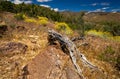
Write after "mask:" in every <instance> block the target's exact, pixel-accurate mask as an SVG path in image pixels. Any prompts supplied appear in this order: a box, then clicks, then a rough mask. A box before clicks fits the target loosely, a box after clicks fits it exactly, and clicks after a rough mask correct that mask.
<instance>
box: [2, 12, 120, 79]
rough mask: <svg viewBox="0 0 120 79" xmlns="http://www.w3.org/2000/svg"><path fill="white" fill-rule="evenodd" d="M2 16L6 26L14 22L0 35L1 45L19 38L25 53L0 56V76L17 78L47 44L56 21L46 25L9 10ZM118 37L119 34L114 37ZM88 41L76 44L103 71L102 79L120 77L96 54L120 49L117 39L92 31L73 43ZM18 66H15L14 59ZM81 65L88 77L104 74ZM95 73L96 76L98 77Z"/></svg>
mask: <svg viewBox="0 0 120 79" xmlns="http://www.w3.org/2000/svg"><path fill="white" fill-rule="evenodd" d="M0 15H2V16H3V17H2V20H3V21H4V23H5V24H6V25H7V26H10V25H14V27H15V28H14V29H9V31H8V33H7V35H5V36H4V37H3V38H0V45H1V44H4V43H8V42H11V41H12V42H21V43H23V44H26V45H27V46H28V49H27V51H26V53H25V54H16V55H14V56H12V57H1V58H0V79H17V78H18V77H20V76H21V74H22V71H21V69H23V67H24V66H25V65H26V64H27V63H29V61H30V60H31V59H33V58H34V57H35V56H36V55H38V54H39V53H40V52H41V51H42V50H44V49H45V48H46V45H47V28H48V27H52V28H54V27H53V26H54V25H55V24H53V23H51V24H49V26H48V25H47V26H46V27H44V26H42V25H39V24H36V23H30V22H24V21H17V20H16V19H15V18H14V15H13V14H11V13H0ZM16 26H23V27H25V29H24V30H18V29H16ZM117 38H118V37H117ZM82 42H88V45H87V46H80V47H78V48H79V50H80V51H81V52H82V53H84V54H85V56H86V57H87V58H88V59H89V60H90V61H91V62H92V63H94V64H95V65H96V66H98V67H99V68H101V69H102V70H103V72H104V74H105V77H106V78H105V79H119V78H120V72H119V71H117V70H116V69H115V68H114V67H113V65H112V64H111V63H109V62H106V61H101V60H99V59H98V56H99V55H100V54H101V53H102V52H103V51H104V50H105V49H106V47H108V46H111V47H112V48H113V49H114V50H115V51H116V52H118V53H119V52H120V43H119V42H117V41H113V40H108V39H103V38H101V37H96V36H94V35H87V36H86V40H82V41H76V44H79V43H82ZM16 62H17V63H18V64H19V66H14V64H15V63H16ZM90 73H91V72H90V71H87V70H86V68H84V73H83V74H84V75H85V76H86V78H87V79H99V78H102V77H103V74H101V75H99V72H94V73H93V74H90ZM97 77H98V78H97Z"/></svg>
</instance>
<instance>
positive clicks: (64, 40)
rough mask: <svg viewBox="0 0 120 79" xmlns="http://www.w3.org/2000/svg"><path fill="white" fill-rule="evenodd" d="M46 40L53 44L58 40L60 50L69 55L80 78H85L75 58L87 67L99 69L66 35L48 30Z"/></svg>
mask: <svg viewBox="0 0 120 79" xmlns="http://www.w3.org/2000/svg"><path fill="white" fill-rule="evenodd" d="M48 41H49V43H50V44H54V43H55V41H58V42H59V43H60V46H61V48H62V50H63V51H64V53H66V54H68V55H69V56H70V58H71V60H72V63H73V64H74V67H75V69H76V71H77V73H78V74H79V76H80V79H85V78H84V76H83V74H82V70H81V68H80V66H79V65H78V63H77V60H81V61H82V62H83V63H84V64H85V65H87V66H88V67H89V68H92V69H97V70H99V69H98V68H97V67H96V66H95V65H93V64H92V63H91V62H89V61H88V60H87V59H86V57H85V56H84V54H82V53H81V52H80V51H79V50H78V49H77V47H76V45H75V44H74V43H73V42H72V41H74V40H72V41H71V40H70V39H69V38H68V37H67V36H63V35H61V34H60V33H57V32H56V31H54V30H48Z"/></svg>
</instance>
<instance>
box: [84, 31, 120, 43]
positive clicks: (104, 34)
mask: <svg viewBox="0 0 120 79" xmlns="http://www.w3.org/2000/svg"><path fill="white" fill-rule="evenodd" d="M85 34H87V35H95V36H99V37H103V38H107V39H110V40H113V41H117V42H120V36H113V35H112V34H110V33H109V32H102V31H96V30H89V31H86V32H85Z"/></svg>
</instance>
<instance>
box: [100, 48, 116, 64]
mask: <svg viewBox="0 0 120 79" xmlns="http://www.w3.org/2000/svg"><path fill="white" fill-rule="evenodd" d="M115 54H116V52H115V50H114V49H113V48H112V47H111V46H108V47H106V49H105V50H104V51H103V52H102V53H101V54H100V55H99V59H100V60H102V61H107V62H113V63H115V62H116V57H115Z"/></svg>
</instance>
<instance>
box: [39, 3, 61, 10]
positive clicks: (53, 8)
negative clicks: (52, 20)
mask: <svg viewBox="0 0 120 79" xmlns="http://www.w3.org/2000/svg"><path fill="white" fill-rule="evenodd" d="M40 6H43V7H47V8H50V9H51V10H54V11H56V12H58V11H62V10H59V9H58V8H52V7H51V6H49V5H45V4H41V5H40Z"/></svg>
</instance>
